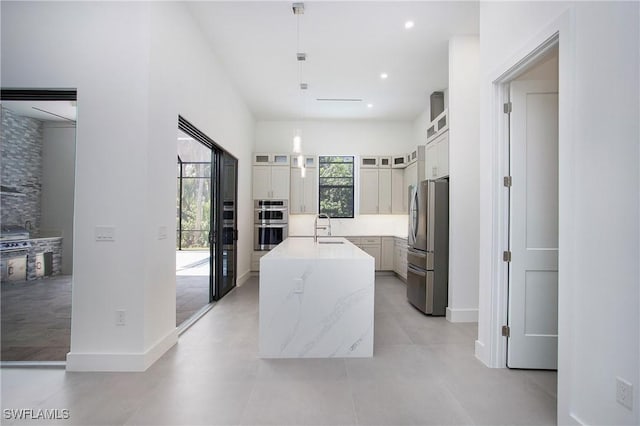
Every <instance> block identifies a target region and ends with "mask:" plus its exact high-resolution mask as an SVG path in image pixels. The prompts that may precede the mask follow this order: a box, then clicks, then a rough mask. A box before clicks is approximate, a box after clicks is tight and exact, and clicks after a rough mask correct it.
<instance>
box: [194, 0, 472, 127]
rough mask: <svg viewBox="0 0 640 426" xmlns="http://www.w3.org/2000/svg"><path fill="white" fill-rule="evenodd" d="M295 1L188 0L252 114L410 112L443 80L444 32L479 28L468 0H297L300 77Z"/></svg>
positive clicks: (409, 115)
mask: <svg viewBox="0 0 640 426" xmlns="http://www.w3.org/2000/svg"><path fill="white" fill-rule="evenodd" d="M292 4H293V2H280V1H278V2H273V1H268V2H244V1H240V2H217V1H215V2H206V1H203V2H191V3H188V7H189V10H190V11H191V13H192V15H193V17H194V19H195V20H196V21H197V22H198V24H199V25H200V27H201V29H202V31H203V33H204V34H205V36H206V37H207V38H208V40H209V42H210V44H211V47H212V49H213V51H214V52H215V55H216V56H217V57H218V58H219V60H220V61H221V62H222V64H223V66H224V68H225V69H226V71H227V73H228V75H229V77H230V78H231V79H232V81H233V82H234V84H235V86H236V88H237V90H238V91H239V92H240V94H241V95H242V97H243V98H244V99H245V101H246V102H247V104H248V106H249V108H250V109H251V111H252V112H253V114H254V116H255V118H256V119H257V120H291V119H301V118H304V119H384V120H413V119H415V118H416V117H417V116H418V115H419V114H420V113H422V112H423V111H425V109H426V108H427V107H428V103H429V95H430V94H431V92H433V91H437V90H443V89H445V88H446V87H447V81H448V53H447V52H448V41H449V39H450V38H451V37H452V36H454V35H472V34H477V33H478V31H479V28H478V26H479V19H478V14H479V6H478V2H475V1H473V2H446V1H445V2H434V1H424V2H423V1H412V2H397V1H394V2H360V1H353V2H347V1H342V2H328V1H319V2H318V1H316V2H304V6H305V11H304V14H303V15H300V18H299V19H300V22H299V31H300V51H301V52H304V53H306V54H307V60H306V62H304V63H303V66H302V72H301V74H302V78H301V79H299V77H298V62H297V60H296V52H297V47H296V45H297V35H296V34H297V19H298V17H297V16H296V15H294V14H293V11H292ZM408 20H411V21H413V22H414V23H415V25H414V27H413V28H411V29H405V22H406V21H408ZM383 72H384V73H387V74H388V78H387V79H385V80H383V79H381V78H380V74H381V73H383ZM300 80H302V81H303V82H306V83H308V85H309V88H308V90H306V91H301V90H300V89H299V82H300ZM318 98H352V99H362V101H350V102H335V101H317V99H318ZM367 104H372V107H371V108H368V107H367Z"/></svg>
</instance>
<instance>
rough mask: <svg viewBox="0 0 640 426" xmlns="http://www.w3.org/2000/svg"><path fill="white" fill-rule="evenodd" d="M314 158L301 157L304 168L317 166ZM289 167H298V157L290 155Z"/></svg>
mask: <svg viewBox="0 0 640 426" xmlns="http://www.w3.org/2000/svg"><path fill="white" fill-rule="evenodd" d="M316 158H317V157H316V156H315V155H305V156H303V161H304V166H305V167H316V166H317V164H316V162H317V160H316ZM291 167H300V164H298V156H297V155H292V156H291Z"/></svg>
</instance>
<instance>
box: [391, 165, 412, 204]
mask: <svg viewBox="0 0 640 426" xmlns="http://www.w3.org/2000/svg"><path fill="white" fill-rule="evenodd" d="M404 175H405V171H404V169H392V170H391V213H393V214H406V213H407V203H408V185H405V178H404Z"/></svg>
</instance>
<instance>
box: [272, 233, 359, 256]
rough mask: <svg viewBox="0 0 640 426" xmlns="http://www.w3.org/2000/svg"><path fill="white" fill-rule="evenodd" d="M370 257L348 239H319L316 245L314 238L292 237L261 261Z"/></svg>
mask: <svg viewBox="0 0 640 426" xmlns="http://www.w3.org/2000/svg"><path fill="white" fill-rule="evenodd" d="M323 241H324V242H338V244H326V243H322V242H323ZM340 243H341V244H340ZM369 257H371V256H370V255H368V254H367V253H365V252H364V251H362V250H360V249H359V248H358V247H356V246H355V245H353V244H352V243H351V242H350V241H349V240H347V239H346V238H342V237H318V242H317V243H316V242H314V241H313V237H292V238H287V239H286V240H284V241H283V242H282V243H280V244H278V245H277V246H276V248H274V249H273V250H271V251H270V252H269V253H268V254H266V255H265V256H263V257H262V259H261V261H262V260H263V259H267V260H275V259H366V258H369Z"/></svg>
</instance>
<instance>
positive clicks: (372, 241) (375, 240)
mask: <svg viewBox="0 0 640 426" xmlns="http://www.w3.org/2000/svg"><path fill="white" fill-rule="evenodd" d="M360 244H380V237H360Z"/></svg>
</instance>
